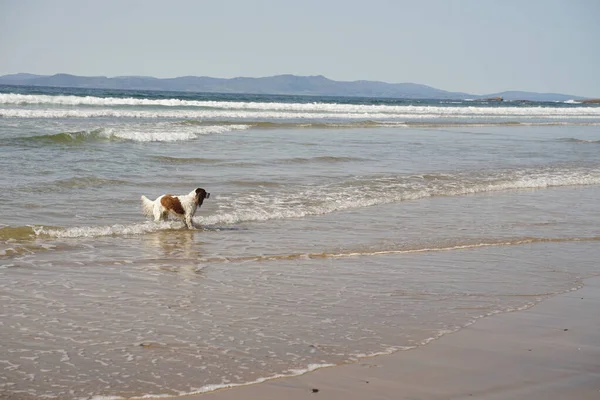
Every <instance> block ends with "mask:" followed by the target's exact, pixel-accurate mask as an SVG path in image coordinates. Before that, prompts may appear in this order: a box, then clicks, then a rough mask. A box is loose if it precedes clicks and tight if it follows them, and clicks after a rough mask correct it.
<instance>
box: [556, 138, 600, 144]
mask: <svg viewBox="0 0 600 400" xmlns="http://www.w3.org/2000/svg"><path fill="white" fill-rule="evenodd" d="M559 140H560V141H562V142H572V143H596V144H598V143H600V140H591V139H577V138H562V139H559Z"/></svg>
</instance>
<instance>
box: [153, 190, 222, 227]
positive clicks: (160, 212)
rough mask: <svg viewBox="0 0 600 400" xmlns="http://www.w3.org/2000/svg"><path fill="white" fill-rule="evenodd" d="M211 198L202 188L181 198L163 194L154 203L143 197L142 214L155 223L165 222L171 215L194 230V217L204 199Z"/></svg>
mask: <svg viewBox="0 0 600 400" xmlns="http://www.w3.org/2000/svg"><path fill="white" fill-rule="evenodd" d="M209 197H210V193H208V192H207V191H206V190H204V189H202V188H198V189H194V190H192V191H191V192H190V193H189V194H186V195H181V196H174V195H172V194H163V195H162V196H159V197H158V198H157V199H156V200H154V201H152V200H150V199H149V198H147V197H146V196H143V195H142V212H143V213H144V215H146V216H147V217H153V218H154V221H155V222H159V221H165V220H166V219H167V217H168V216H169V214H171V215H174V216H176V217H177V218H180V219H182V220H183V222H185V225H186V226H187V227H188V228H189V229H194V225H193V224H192V217H193V216H194V214H195V213H196V209H198V208H200V206H202V203H203V202H204V199H208V198H209Z"/></svg>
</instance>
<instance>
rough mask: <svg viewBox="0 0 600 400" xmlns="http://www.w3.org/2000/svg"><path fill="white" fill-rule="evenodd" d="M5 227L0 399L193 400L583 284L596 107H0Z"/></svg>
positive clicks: (594, 217)
mask: <svg viewBox="0 0 600 400" xmlns="http://www.w3.org/2000/svg"><path fill="white" fill-rule="evenodd" d="M197 187H202V188H204V189H205V190H206V191H208V192H210V194H211V196H210V198H209V199H207V200H206V201H205V202H204V204H203V205H202V207H201V208H200V209H199V210H198V211H197V213H196V215H195V217H194V220H193V221H194V225H195V229H193V230H190V229H187V228H186V227H185V226H184V224H183V222H182V221H180V220H177V219H172V220H168V221H163V222H154V221H152V220H150V219H147V218H146V217H144V215H143V214H142V212H141V202H140V197H141V196H142V195H145V196H147V197H149V198H151V199H154V198H156V197H158V196H160V195H162V194H165V193H171V194H187V193H189V192H190V191H192V190H194V189H195V188H197ZM0 204H1V207H0V398H3V399H95V400H102V399H105V400H106V399H122V398H147V397H152V396H156V397H158V396H179V395H184V394H190V393H203V392H208V391H212V390H215V389H219V388H224V387H231V386H237V385H247V384H252V383H256V382H262V381H264V380H267V379H272V378H276V377H282V376H293V375H298V374H302V373H305V372H307V371H312V370H315V369H318V368H323V367H330V366H334V365H340V364H345V363H365V362H366V361H365V360H368V359H369V358H370V357H373V356H376V355H382V354H391V353H394V352H402V351H410V349H413V348H415V347H418V346H425V345H427V344H428V343H430V342H432V341H434V340H435V339H437V338H439V337H441V336H443V335H446V334H451V333H453V332H456V331H458V330H460V329H462V328H464V327H466V326H468V325H470V324H472V323H474V322H475V321H477V320H478V319H479V318H482V317H486V316H490V315H493V314H498V313H504V312H511V311H517V310H522V309H526V308H528V307H531V306H532V305H534V304H536V303H538V302H540V301H543V300H544V299H546V298H548V297H549V296H553V295H556V294H559V293H564V292H566V291H571V290H575V289H577V288H579V287H581V286H582V285H583V282H584V279H586V278H588V277H591V276H595V275H599V274H600V265H599V264H600V261H599V260H600V106H599V105H594V104H581V103H579V102H577V101H567V102H530V101H502V102H499V101H485V100H476V99H457V100H410V99H409V100H407V99H386V98H347V97H310V96H283V95H282V96H279V95H251V94H215V93H182V92H159V91H135V90H129V91H125V90H121V91H118V90H100V89H69V88H42V87H26V86H0Z"/></svg>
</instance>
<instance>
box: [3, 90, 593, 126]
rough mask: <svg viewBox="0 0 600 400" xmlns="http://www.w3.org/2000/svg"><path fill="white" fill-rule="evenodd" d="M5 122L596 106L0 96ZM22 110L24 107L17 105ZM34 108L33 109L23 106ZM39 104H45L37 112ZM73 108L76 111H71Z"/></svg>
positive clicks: (488, 112) (567, 114)
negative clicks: (443, 104) (491, 105)
mask: <svg viewBox="0 0 600 400" xmlns="http://www.w3.org/2000/svg"><path fill="white" fill-rule="evenodd" d="M0 104H4V105H7V106H8V107H3V108H2V109H0V116H4V117H11V118H90V117H116V118H257V117H260V118H270V119H277V118H285V119H322V118H347V119H363V120H368V119H381V120H386V119H422V118H450V117H452V118H473V117H479V118H485V117H489V118H492V117H493V118H515V117H517V118H554V119H557V118H580V119H586V118H587V119H589V118H600V107H583V106H582V107H551V106H537V107H514V106H497V107H478V106H469V107H452V106H450V107H447V106H441V107H440V106H432V105H366V104H337V103H267V102H232V101H196V100H180V99H135V98H111V97H107V98H103V97H92V96H87V97H78V96H48V95H21V94H0ZM22 106H25V107H22ZM29 106H34V107H31V108H30V107H29ZM40 106H45V107H43V108H41V107H40ZM73 106H78V107H79V108H73Z"/></svg>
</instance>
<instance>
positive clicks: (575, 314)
mask: <svg viewBox="0 0 600 400" xmlns="http://www.w3.org/2000/svg"><path fill="white" fill-rule="evenodd" d="M599 306H600V277H595V278H591V279H587V280H586V281H585V282H584V287H583V288H581V289H579V290H576V291H571V292H567V293H564V294H561V295H558V296H554V297H552V298H549V299H548V300H546V301H543V302H542V303H540V304H538V305H536V306H534V307H532V308H530V309H527V310H524V311H517V312H511V313H506V314H500V315H496V316H491V317H487V318H483V319H481V320H479V321H477V322H476V323H475V324H473V325H471V326H469V327H467V328H465V329H462V330H460V331H458V332H455V333H453V334H448V335H446V336H443V337H442V338H440V339H439V340H436V341H433V342H431V343H430V344H429V345H426V346H422V347H419V348H416V349H413V350H408V351H401V352H397V353H395V354H392V355H389V356H380V357H374V358H370V359H365V360H363V361H361V362H359V363H357V364H348V365H343V366H338V367H332V368H324V369H320V370H317V371H314V372H312V373H307V374H304V375H301V376H296V377H291V378H282V379H274V380H270V381H266V382H263V383H260V384H255V385H249V386H241V387H234V388H229V389H222V390H218V391H215V392H210V393H205V394H201V395H193V396H184V397H181V399H182V400H183V399H186V400H189V399H198V400H225V399H228V400H237V399H262V400H268V399H307V398H323V399H411V400H416V399H486V400H492V399H544V400H549V399H557V400H559V399H560V400H562V399H582V400H583V399H590V400H591V399H594V400H597V399H600V330H598V327H599V326H600V313H598V309H599Z"/></svg>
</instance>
